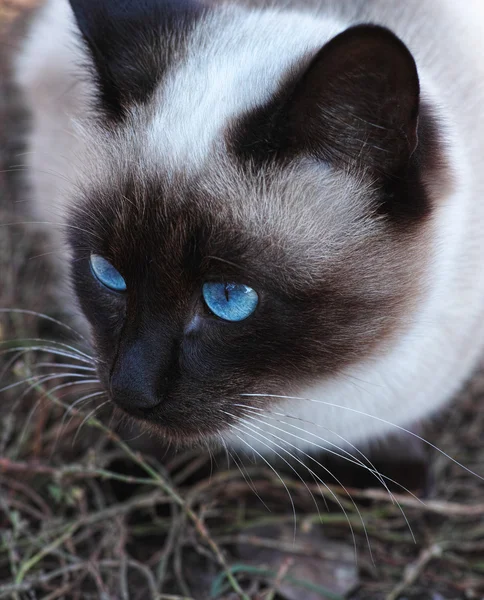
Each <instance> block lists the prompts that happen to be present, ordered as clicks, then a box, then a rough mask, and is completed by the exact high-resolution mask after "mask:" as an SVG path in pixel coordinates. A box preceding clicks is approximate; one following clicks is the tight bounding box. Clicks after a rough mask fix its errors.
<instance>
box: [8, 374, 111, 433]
mask: <svg viewBox="0 0 484 600" xmlns="http://www.w3.org/2000/svg"><path fill="white" fill-rule="evenodd" d="M51 379H53V378H52V377H51ZM43 383H45V381H43V382H42V384H43ZM89 383H99V381H98V380H97V379H95V380H92V379H90V380H89V379H88V380H85V381H69V382H67V383H61V384H59V385H56V386H54V387H53V388H51V389H48V390H46V391H45V392H44V393H43V394H42V395H41V396H40V398H39V399H38V400H37V402H36V403H35V404H34V407H33V408H32V410H31V411H30V413H29V414H28V415H27V419H26V421H25V424H24V426H23V427H22V431H21V433H20V437H19V440H20V443H21V442H22V440H23V438H24V436H25V434H26V431H27V428H28V426H29V424H30V421H31V419H32V417H33V415H34V413H35V411H36V410H37V408H38V406H39V405H40V403H41V402H42V400H43V399H44V398H45V397H46V396H49V395H52V394H53V393H54V392H57V391H59V390H60V389H64V388H67V387H73V386H76V385H84V384H89ZM42 384H41V383H39V382H34V383H33V384H32V385H31V386H29V388H28V389H27V390H25V392H24V393H23V394H22V395H21V396H20V398H18V399H17V401H16V403H15V404H18V402H20V400H21V399H22V397H23V396H25V395H26V394H27V393H28V392H29V391H30V390H31V389H33V388H34V387H35V386H36V385H42Z"/></svg>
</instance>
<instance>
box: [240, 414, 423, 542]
mask: <svg viewBox="0 0 484 600" xmlns="http://www.w3.org/2000/svg"><path fill="white" fill-rule="evenodd" d="M245 414H246V416H247V417H248V418H250V419H251V420H254V421H257V422H259V423H261V424H262V425H266V426H268V427H272V428H274V429H277V430H278V431H281V432H282V433H285V434H287V435H290V436H292V437H295V438H296V439H298V440H301V441H304V442H306V443H309V444H311V445H313V446H316V447H317V448H320V449H321V450H324V451H326V452H327V451H328V449H327V448H325V447H324V446H321V445H320V444H316V443H314V442H312V441H310V440H308V439H306V438H303V437H301V436H298V435H295V434H292V433H291V432H289V431H287V430H286V429H282V428H281V427H277V426H276V425H272V424H271V423H268V422H267V420H262V419H257V418H256V417H254V416H253V415H251V414H249V413H248V411H246V412H245ZM264 418H265V419H270V417H266V416H265V415H264ZM276 420H277V419H276ZM278 422H281V423H283V424H286V425H289V426H290V423H286V422H285V421H278ZM297 429H301V428H299V427H298V428H297ZM302 431H304V430H302ZM271 435H274V434H272V433H271ZM313 435H314V434H313ZM275 437H277V438H278V439H280V440H281V441H284V443H289V444H290V445H291V446H292V447H294V448H296V449H298V448H297V446H295V445H294V444H291V443H290V442H287V441H286V440H283V439H282V438H280V437H279V436H275ZM316 437H319V436H316ZM320 439H321V440H322V441H323V442H326V440H325V439H324V438H320ZM333 445H335V444H333ZM339 449H340V450H342V451H343V449H342V448H339ZM298 450H299V452H301V453H302V454H303V455H304V456H306V457H307V458H309V459H310V460H312V461H313V462H315V463H316V464H317V465H318V466H319V467H321V468H323V469H324V470H325V471H327V472H328V474H330V475H331V476H332V477H334V479H335V481H336V482H337V483H338V485H339V486H340V487H342V489H343V490H345V492H346V493H347V494H348V496H349V497H350V498H351V495H350V494H349V493H348V491H347V490H346V488H345V487H344V486H343V485H342V484H341V483H340V481H338V479H336V477H335V476H334V475H333V474H332V473H331V472H330V471H329V470H328V469H327V468H326V467H324V466H323V465H322V464H320V463H319V462H318V461H317V460H316V459H315V458H314V457H313V456H311V455H310V454H308V453H306V452H304V451H303V450H300V449H298ZM331 454H334V455H335V456H337V457H338V458H341V459H344V460H347V461H348V462H350V463H353V464H355V465H357V466H359V467H362V468H363V469H366V470H368V471H369V472H370V473H372V475H374V476H375V477H376V478H377V480H378V481H379V482H380V483H381V484H382V486H383V487H384V489H385V491H386V492H387V494H388V496H389V497H390V499H391V501H392V502H393V503H394V504H396V505H397V506H398V509H399V510H400V512H401V513H402V516H403V518H404V520H405V523H406V525H407V527H408V530H409V532H410V535H411V536H412V539H413V542H414V543H416V540H415V536H414V534H413V530H412V527H411V525H410V522H409V521H408V518H407V515H406V514H405V511H404V510H403V507H402V505H401V504H400V502H398V500H397V499H396V498H395V496H394V495H393V493H392V492H391V491H390V489H389V488H388V485H387V484H386V483H385V479H388V480H389V481H390V482H392V483H395V484H396V485H399V484H398V483H397V482H396V481H393V480H392V479H390V478H389V477H388V478H387V477H385V476H384V475H382V474H381V473H380V472H379V471H378V470H377V469H376V468H375V467H373V469H372V468H370V467H368V466H367V465H365V464H364V463H363V462H362V461H361V460H359V459H357V458H356V457H353V459H354V460H351V459H350V458H347V457H346V456H343V455H342V454H339V453H338V452H331ZM350 456H351V455H350ZM367 460H368V459H367ZM370 464H372V463H370ZM400 487H401V488H402V489H403V490H405V491H406V492H408V493H409V494H410V495H411V496H413V497H414V498H415V499H416V500H418V501H419V502H420V503H421V504H423V505H425V504H424V502H422V500H420V498H418V497H417V496H416V495H415V494H413V493H412V492H411V491H410V490H407V488H405V487H404V486H403V485H400ZM351 501H352V502H353V505H354V506H355V508H356V510H357V511H358V513H359V510H358V508H357V506H356V504H355V503H354V501H353V499H352V498H351ZM360 518H361V515H360Z"/></svg>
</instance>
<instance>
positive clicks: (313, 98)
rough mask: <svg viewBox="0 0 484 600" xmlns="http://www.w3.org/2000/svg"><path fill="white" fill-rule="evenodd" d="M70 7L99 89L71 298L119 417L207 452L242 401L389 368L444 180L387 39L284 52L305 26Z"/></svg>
mask: <svg viewBox="0 0 484 600" xmlns="http://www.w3.org/2000/svg"><path fill="white" fill-rule="evenodd" d="M71 4H72V6H73V9H74V13H75V16H76V19H77V23H78V25H79V28H80V30H81V32H82V35H83V38H84V41H85V44H86V47H87V49H88V62H90V65H91V71H90V73H91V76H94V81H95V84H94V85H95V89H96V105H95V106H94V107H93V113H92V115H91V117H90V118H91V120H92V121H93V122H94V124H93V125H92V127H91V128H90V129H89V131H90V132H91V133H90V134H89V135H92V137H91V138H90V140H91V141H90V143H91V148H90V153H91V156H89V157H87V158H86V163H85V168H84V171H85V172H84V175H83V178H82V181H81V183H80V187H81V189H82V191H81V192H80V193H79V195H77V196H76V197H75V198H73V201H72V208H71V212H70V223H71V225H73V226H75V227H76V228H71V231H72V232H73V233H71V234H70V240H69V242H70V244H71V247H72V250H73V252H72V254H73V257H72V278H73V282H74V286H75V290H76V293H77V295H78V298H79V302H80V305H81V307H82V310H83V312H84V314H85V316H86V317H87V319H88V321H89V323H90V325H91V329H92V335H93V340H94V346H95V351H96V353H97V358H98V361H99V375H100V378H101V381H102V382H103V385H104V386H105V387H106V389H107V390H108V391H109V394H110V397H111V398H112V400H113V401H114V402H115V403H116V404H117V405H118V406H120V407H122V408H123V409H124V410H125V411H126V412H128V413H129V414H131V415H134V416H136V417H139V418H140V419H141V420H142V421H144V422H146V423H149V424H151V425H152V426H154V427H155V428H156V429H158V430H159V431H160V432H161V433H162V435H164V436H167V437H169V438H171V439H175V440H180V441H184V440H188V439H198V438H200V437H204V436H207V435H210V434H215V433H217V432H220V431H222V430H224V429H225V428H226V427H227V425H228V424H230V423H231V422H232V421H233V417H232V415H237V413H238V407H237V404H238V403H240V402H241V394H250V393H258V394H288V393H294V392H296V391H298V390H300V389H302V388H304V387H305V386H308V385H311V384H314V382H316V381H317V382H319V381H324V379H325V378H327V377H334V376H335V374H338V373H339V372H341V371H342V370H343V369H344V368H346V367H347V366H348V365H350V364H352V363H355V362H357V361H362V360H366V359H368V358H369V357H371V356H374V355H375V354H376V353H378V352H385V351H386V349H387V348H388V347H389V346H390V345H391V344H392V342H393V340H394V339H395V336H398V333H399V331H401V329H402V328H404V327H405V324H406V323H408V321H409V316H410V315H411V312H412V308H413V305H414V304H415V302H416V299H417V298H418V295H419V292H420V289H421V285H422V284H421V279H422V278H421V275H422V272H423V270H424V269H425V266H426V262H427V254H428V252H427V243H426V240H427V235H428V227H429V223H430V219H429V217H430V215H431V213H432V199H431V193H430V190H429V186H428V185H427V183H426V182H427V181H428V179H429V173H430V172H431V171H432V170H436V169H437V168H438V160H437V157H438V144H437V139H436V135H435V131H434V127H433V122H432V119H431V116H430V115H429V114H427V112H428V111H426V109H425V107H423V106H422V105H421V104H422V103H421V101H420V94H419V78H418V75H417V69H416V65H415V62H414V59H413V57H412V55H411V53H410V52H409V50H408V49H407V48H406V47H405V45H404V44H403V43H402V42H401V41H400V40H399V39H397V37H395V35H393V34H392V33H391V32H390V31H388V30H387V29H384V28H381V27H377V26H373V25H360V26H357V27H352V28H349V29H346V30H344V31H342V32H341V28H340V29H339V31H336V32H335V35H333V34H331V35H329V34H328V32H325V31H324V26H323V25H321V29H322V33H321V37H320V40H321V41H319V42H317V41H316V40H317V39H319V38H318V36H317V33H315V32H316V30H317V28H318V26H319V25H318V23H317V22H316V21H315V22H314V23H313V24H312V25H311V27H312V29H311V33H310V34H309V33H308V36H309V35H310V38H311V39H310V41H309V42H306V41H305V40H304V39H303V40H302V41H301V40H298V39H297V37H298V36H299V37H301V36H303V34H304V31H305V27H306V25H304V26H301V27H300V28H299V30H298V28H297V26H294V27H295V29H294V37H295V40H292V41H291V40H289V38H288V41H287V42H284V43H281V41H280V39H278V36H281V35H283V34H284V35H287V33H288V32H289V31H290V30H291V27H293V26H292V25H290V24H289V23H293V22H296V21H290V20H288V18H286V17H283V16H281V15H278V14H277V13H271V14H270V16H269V17H261V16H260V15H259V16H257V18H254V17H253V15H251V14H250V13H245V12H243V11H241V10H238V9H237V10H235V9H224V10H222V9H216V10H215V9H213V10H201V9H200V8H199V7H198V6H197V5H194V4H191V3H189V2H150V1H148V0H147V1H145V2H136V3H130V2H127V1H123V2H119V1H116V2H115V1H114V0H112V1H111V0H99V1H98V2H96V3H95V4H93V3H92V2H87V0H85V1H81V0H72V2H71ZM264 18H265V19H266V21H267V22H266V21H264ZM304 18H305V19H307V17H304ZM290 19H295V17H294V16H293V15H291V16H290ZM271 23H272V24H273V25H271ZM278 24H279V25H280V27H281V28H282V34H281V32H280V31H278ZM328 27H329V26H328ZM284 28H286V30H287V31H285V30H284ZM306 29H307V28H306ZM329 29H331V30H333V29H335V26H334V25H333V24H331V26H330V27H329ZM336 29H337V28H336ZM284 31H285V33H284ZM251 35H252V36H253V37H252V38H251V37H250V36H251ZM264 36H265V37H264ZM271 36H272V38H271ZM285 48H287V52H284V49H285ZM286 54H287V55H286ZM424 113H425V114H424ZM419 115H420V119H421V121H420V123H419ZM244 402H245V403H247V402H250V398H247V397H244ZM254 402H255V400H254ZM267 402H269V400H267ZM257 406H261V400H260V398H259V399H258V401H257Z"/></svg>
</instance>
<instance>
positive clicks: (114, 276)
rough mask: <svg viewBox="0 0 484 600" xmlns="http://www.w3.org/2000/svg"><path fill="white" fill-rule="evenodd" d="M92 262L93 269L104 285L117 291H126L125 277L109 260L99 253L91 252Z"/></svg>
mask: <svg viewBox="0 0 484 600" xmlns="http://www.w3.org/2000/svg"><path fill="white" fill-rule="evenodd" d="M90 263H91V271H92V272H93V274H94V276H95V277H96V279H97V280H98V281H100V282H101V283H102V284H103V285H105V286H106V287H107V288H109V289H110V290H113V291H115V292H124V291H126V281H125V280H124V277H123V276H122V275H121V273H120V272H119V271H118V270H117V269H115V268H114V267H113V265H112V264H111V263H110V262H109V261H108V260H106V259H105V258H103V257H102V256H100V255H99V254H91V258H90Z"/></svg>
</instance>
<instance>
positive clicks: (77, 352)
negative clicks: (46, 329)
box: [0, 338, 93, 363]
mask: <svg viewBox="0 0 484 600" xmlns="http://www.w3.org/2000/svg"><path fill="white" fill-rule="evenodd" d="M20 342H29V343H30V342H42V343H45V344H52V345H53V346H54V347H56V346H60V347H61V348H66V349H67V350H69V351H70V352H72V353H73V354H75V355H76V356H79V357H83V358H84V359H87V360H88V361H89V362H91V363H92V362H93V358H92V356H89V354H86V353H85V352H82V350H79V348H75V347H74V346H71V345H70V344H66V343H65V342H58V341H56V340H46V339H43V338H17V339H14V340H2V341H1V342H0V344H11V343H20ZM79 360H80V359H79Z"/></svg>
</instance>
